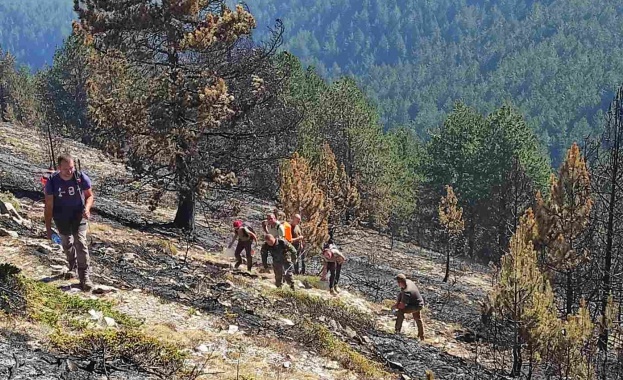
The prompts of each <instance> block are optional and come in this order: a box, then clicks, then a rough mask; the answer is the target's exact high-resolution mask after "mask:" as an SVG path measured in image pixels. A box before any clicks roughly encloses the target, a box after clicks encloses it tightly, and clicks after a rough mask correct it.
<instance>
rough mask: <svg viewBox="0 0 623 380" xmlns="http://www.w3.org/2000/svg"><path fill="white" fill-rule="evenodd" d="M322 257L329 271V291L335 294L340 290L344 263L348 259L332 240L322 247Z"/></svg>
mask: <svg viewBox="0 0 623 380" xmlns="http://www.w3.org/2000/svg"><path fill="white" fill-rule="evenodd" d="M322 257H323V258H324V260H325V262H326V264H325V265H326V271H328V272H329V292H330V293H331V294H332V295H335V294H336V293H339V292H340V289H339V288H338V282H339V281H340V274H341V273H342V264H344V261H346V257H344V255H343V254H342V252H340V250H339V249H337V247H336V246H335V244H332V243H330V242H329V243H327V244H325V245H324V247H323V248H322Z"/></svg>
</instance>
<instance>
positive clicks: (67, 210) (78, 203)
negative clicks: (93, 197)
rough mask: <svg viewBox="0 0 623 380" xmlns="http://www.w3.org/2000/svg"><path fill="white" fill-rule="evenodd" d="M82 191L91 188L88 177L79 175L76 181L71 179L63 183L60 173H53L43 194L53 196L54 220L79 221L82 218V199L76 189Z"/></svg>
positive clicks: (82, 174)
mask: <svg viewBox="0 0 623 380" xmlns="http://www.w3.org/2000/svg"><path fill="white" fill-rule="evenodd" d="M78 185H79V186H80V189H81V190H82V191H85V190H88V189H90V188H91V180H90V179H89V177H88V176H87V175H86V174H84V173H81V174H80V177H79V179H78V180H76V179H75V178H71V179H70V180H69V181H65V180H64V179H62V178H61V176H60V173H54V174H53V175H52V176H51V177H50V179H49V180H48V182H47V183H46V185H45V193H46V194H48V195H54V211H53V218H54V219H55V220H72V219H80V218H81V217H82V216H81V215H82V211H83V210H82V198H81V197H80V192H79V191H78V187H77V186H78Z"/></svg>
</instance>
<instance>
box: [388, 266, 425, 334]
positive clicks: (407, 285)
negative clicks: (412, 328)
mask: <svg viewBox="0 0 623 380" xmlns="http://www.w3.org/2000/svg"><path fill="white" fill-rule="evenodd" d="M396 281H397V282H398V286H399V287H400V293H399V294H398V299H397V300H396V304H395V305H394V306H392V310H394V309H395V310H397V311H396V317H397V318H396V328H395V331H396V334H398V333H400V331H401V330H402V322H403V321H404V319H405V314H413V319H415V323H416V324H417V336H418V338H419V339H420V340H424V325H423V323H422V316H421V315H420V311H421V310H422V308H423V307H424V299H423V298H422V295H421V294H420V290H419V289H418V287H417V285H415V283H414V282H413V281H411V280H407V277H406V276H405V275H404V274H399V275H398V276H396Z"/></svg>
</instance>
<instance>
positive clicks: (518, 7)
mask: <svg viewBox="0 0 623 380" xmlns="http://www.w3.org/2000/svg"><path fill="white" fill-rule="evenodd" d="M248 4H249V7H250V9H251V11H252V12H253V14H254V15H256V17H257V18H258V20H259V25H260V28H259V29H260V30H263V29H264V27H265V26H266V25H270V24H271V23H272V22H273V21H274V19H275V18H280V19H282V20H283V21H284V24H285V26H286V36H285V43H284V46H283V48H284V49H286V50H290V51H291V52H292V53H294V54H295V55H297V56H298V57H300V58H301V59H303V61H304V62H305V63H307V64H313V65H315V66H317V67H318V69H319V70H320V72H321V73H322V74H324V75H326V76H329V77H337V76H339V75H342V74H353V75H356V76H357V77H358V78H359V82H360V83H361V84H363V85H364V86H365V87H366V88H367V92H368V94H369V95H370V96H371V97H372V98H373V99H375V100H376V101H377V103H378V104H379V106H380V109H381V113H382V114H383V116H384V119H385V121H386V122H387V125H388V126H393V125H401V124H409V123H411V124H413V125H414V127H415V128H416V129H417V130H418V131H420V132H421V133H423V132H425V131H426V129H428V128H432V127H434V126H435V125H437V124H438V123H439V122H440V121H441V120H442V118H443V116H444V114H445V113H446V112H448V111H449V110H450V108H451V107H452V104H453V103H454V102H455V101H457V100H463V101H465V102H467V103H468V104H470V105H473V106H476V107H478V108H480V109H481V110H483V111H491V110H493V109H494V107H499V106H500V105H501V103H502V102H504V101H506V100H510V101H512V102H514V103H515V104H516V105H518V106H519V107H520V108H521V109H522V111H523V112H524V113H525V114H526V115H527V116H528V118H529V121H530V123H531V125H532V126H533V127H534V128H536V130H537V131H538V134H539V135H540V137H541V138H542V140H543V141H544V142H545V143H546V144H547V146H548V147H549V149H550V153H551V155H552V157H553V158H554V161H555V162H554V164H557V163H558V160H559V159H560V158H561V155H562V153H563V152H564V149H566V148H567V147H568V146H569V145H570V143H571V142H572V141H574V140H579V139H581V138H582V137H583V136H584V135H585V134H587V133H589V132H592V131H595V129H597V128H599V127H600V124H601V122H602V111H603V110H604V109H605V108H606V107H607V105H608V100H609V99H610V98H611V97H612V94H613V90H614V88H615V86H616V85H617V84H618V83H620V82H621V80H623V78H622V77H621V75H620V74H619V72H618V71H619V70H618V62H620V61H621V59H622V58H623V40H621V38H620V36H621V33H622V32H623V26H622V25H621V23H620V22H619V21H618V20H619V18H620V17H621V15H623V6H622V5H621V4H620V3H617V2H613V1H609V0H598V1H589V0H577V1H572V2H569V1H562V0H546V1H532V0H531V1H512V0H469V1H465V0H441V1H428V0H409V1H398V0H387V1H385V0H383V1H382V0H365V1H359V0H339V1H320V0H317V1H315V0H291V1H287V2H283V1H274V0H251V1H249V2H248Z"/></svg>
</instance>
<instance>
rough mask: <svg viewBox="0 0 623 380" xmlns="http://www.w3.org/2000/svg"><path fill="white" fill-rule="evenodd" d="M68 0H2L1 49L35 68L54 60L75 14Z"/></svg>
mask: <svg viewBox="0 0 623 380" xmlns="http://www.w3.org/2000/svg"><path fill="white" fill-rule="evenodd" d="M72 9H73V4H72V2H71V1H69V0H20V1H13V0H0V48H2V49H3V50H6V51H10V52H11V54H13V55H14V56H15V57H16V58H17V60H18V62H19V63H20V64H22V65H26V66H28V67H30V69H31V70H36V69H39V68H40V67H42V66H43V65H45V64H51V63H52V57H53V56H54V51H55V50H56V49H57V48H59V47H60V46H61V45H62V44H63V40H64V39H65V38H66V37H67V36H68V35H69V33H70V32H71V20H72V19H75V18H76V16H75V14H74V12H73V10H72Z"/></svg>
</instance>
